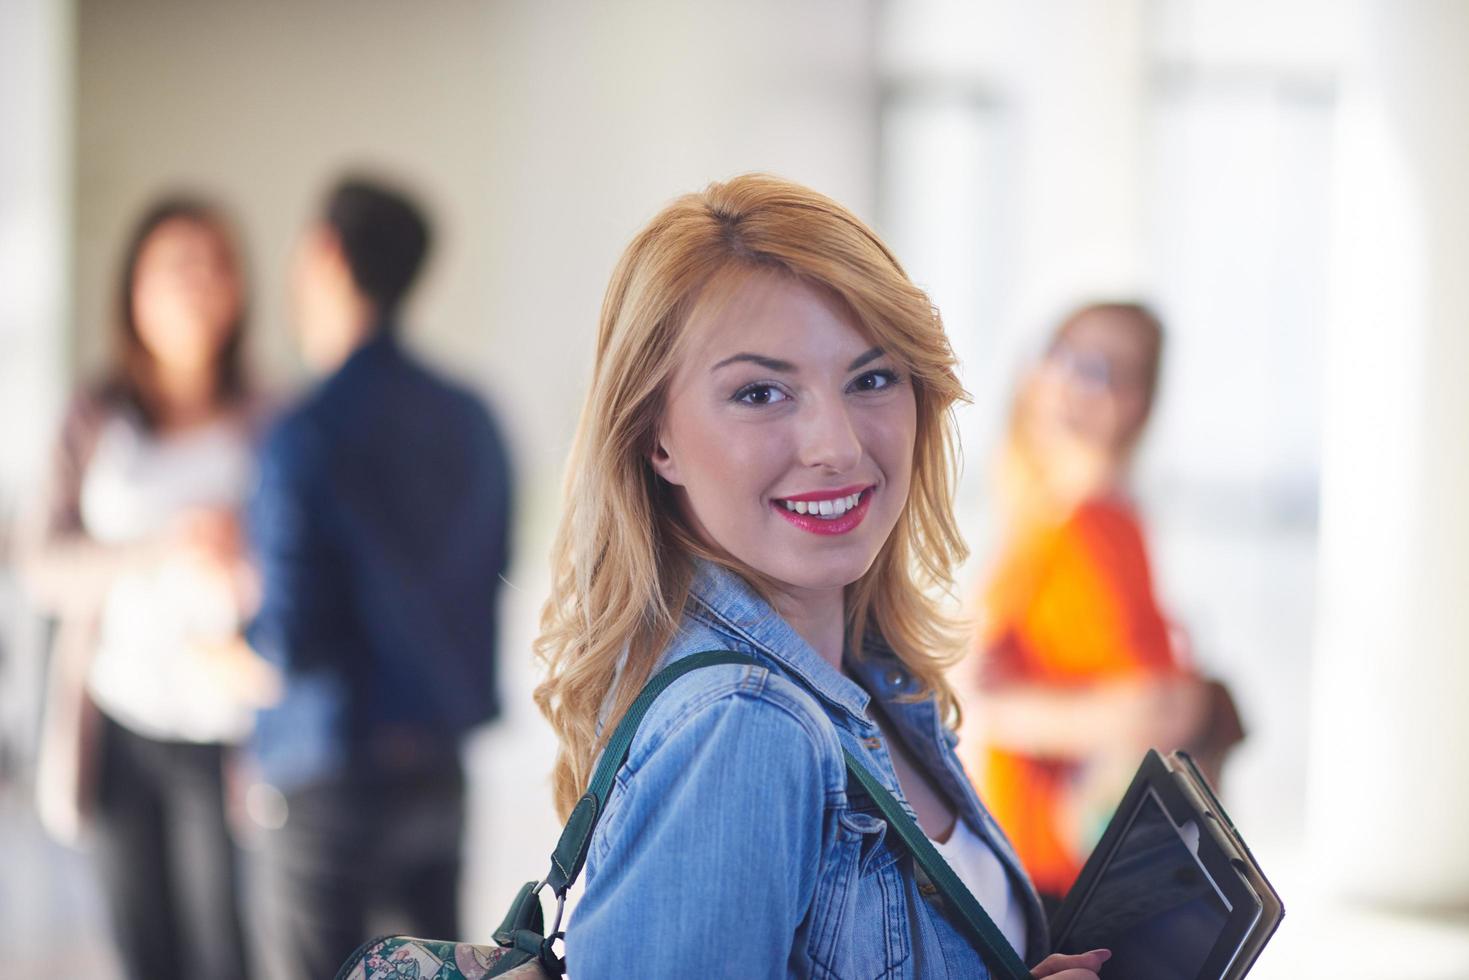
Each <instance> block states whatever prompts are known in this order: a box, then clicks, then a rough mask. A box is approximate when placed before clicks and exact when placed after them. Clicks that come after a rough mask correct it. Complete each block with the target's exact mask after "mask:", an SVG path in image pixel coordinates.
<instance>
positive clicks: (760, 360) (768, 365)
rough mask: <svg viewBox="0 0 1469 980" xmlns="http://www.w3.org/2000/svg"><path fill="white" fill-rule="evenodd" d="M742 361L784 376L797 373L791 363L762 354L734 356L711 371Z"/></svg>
mask: <svg viewBox="0 0 1469 980" xmlns="http://www.w3.org/2000/svg"><path fill="white" fill-rule="evenodd" d="M740 361H749V362H750V363H751V364H758V365H760V366H761V367H763V368H765V369H766V370H767V371H780V372H782V373H783V374H794V373H795V371H796V366H795V365H794V364H792V363H791V362H790V361H781V360H777V359H775V358H773V357H764V356H762V355H760V354H734V355H732V356H730V357H726V358H725V359H724V360H722V361H720V362H719V363H718V364H716V365H714V366H713V367H712V368H710V369H709V370H710V371H711V372H713V371H718V370H719V369H720V368H722V367H724V366H725V365H728V364H735V363H738V362H740Z"/></svg>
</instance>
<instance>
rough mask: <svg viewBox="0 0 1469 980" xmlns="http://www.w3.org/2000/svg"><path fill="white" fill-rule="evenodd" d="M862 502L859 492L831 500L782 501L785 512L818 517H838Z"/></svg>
mask: <svg viewBox="0 0 1469 980" xmlns="http://www.w3.org/2000/svg"><path fill="white" fill-rule="evenodd" d="M861 500H862V494H861V492H860V491H859V492H857V493H854V494H849V495H848V496H845V497H837V498H835V499H833V500H821V501H817V500H782V501H781V503H783V504H785V508H786V510H789V511H794V512H795V513H797V514H811V515H813V516H818V517H840V516H841V515H843V514H845V513H846V512H847V511H849V510H851V509H852V508H853V507H856V506H857V504H858V503H859V502H860V501H861Z"/></svg>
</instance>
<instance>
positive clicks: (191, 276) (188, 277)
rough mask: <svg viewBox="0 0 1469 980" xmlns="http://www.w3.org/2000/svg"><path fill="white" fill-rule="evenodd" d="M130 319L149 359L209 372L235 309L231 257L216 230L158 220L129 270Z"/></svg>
mask: <svg viewBox="0 0 1469 980" xmlns="http://www.w3.org/2000/svg"><path fill="white" fill-rule="evenodd" d="M132 301H133V321H134V322H135V323H136V324H137V326H138V338H139V339H140V340H141V341H142V343H143V346H144V347H145V348H146V349H147V351H148V353H149V354H151V355H152V357H153V359H154V361H155V362H157V363H158V364H159V365H160V366H162V367H165V368H169V369H174V370H179V371H212V370H214V364H215V362H216V359H217V358H218V356H219V352H220V349H221V348H222V347H223V346H224V344H225V342H226V341H227V340H229V335H230V331H231V329H232V327H233V324H234V321H235V319H236V317H238V315H239V311H240V280H239V274H238V272H237V270H236V269H235V262H234V256H233V254H232V253H231V252H230V249H229V246H228V244H227V243H226V242H224V241H223V239H222V238H221V236H220V235H219V233H218V232H217V231H215V230H214V229H213V228H211V227H210V226H209V225H207V224H204V223H203V222H200V221H196V220H194V219H191V218H172V219H170V220H168V221H165V222H163V224H161V225H159V226H158V227H157V228H156V229H154V230H153V233H152V234H151V235H149V236H148V238H147V240H146V241H145V242H144V243H143V248H142V251H140V252H139V253H138V262H137V266H136V268H135V270H134V273H133V294H132Z"/></svg>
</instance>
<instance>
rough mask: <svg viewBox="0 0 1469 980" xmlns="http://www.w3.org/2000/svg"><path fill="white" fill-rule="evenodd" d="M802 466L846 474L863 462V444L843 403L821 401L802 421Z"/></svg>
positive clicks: (838, 401) (837, 400)
mask: <svg viewBox="0 0 1469 980" xmlns="http://www.w3.org/2000/svg"><path fill="white" fill-rule="evenodd" d="M800 425H801V462H802V463H803V464H804V465H806V466H816V467H821V468H823V469H826V470H830V471H831V472H832V473H847V472H850V471H851V470H853V469H855V468H856V466H857V464H858V463H859V462H861V460H862V440H861V437H860V436H859V435H858V434H857V429H856V427H855V426H854V425H853V424H852V418H851V415H850V414H849V412H848V411H847V406H846V404H845V402H844V400H843V399H840V398H837V399H822V400H818V401H817V402H816V403H815V404H814V405H813V406H812V410H811V411H810V412H808V413H806V417H804V418H802V419H800Z"/></svg>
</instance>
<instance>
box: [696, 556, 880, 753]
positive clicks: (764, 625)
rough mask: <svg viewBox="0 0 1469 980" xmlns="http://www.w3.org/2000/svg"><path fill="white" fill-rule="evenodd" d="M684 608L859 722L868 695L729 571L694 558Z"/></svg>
mask: <svg viewBox="0 0 1469 980" xmlns="http://www.w3.org/2000/svg"><path fill="white" fill-rule="evenodd" d="M689 607H690V608H689V611H690V613H691V614H692V615H695V616H698V617H699V618H702V619H705V620H706V621H709V622H710V625H712V626H715V627H716V628H717V629H719V630H720V631H722V632H727V633H730V634H732V635H733V636H735V637H737V638H738V639H740V640H743V641H744V642H746V643H748V644H749V645H751V646H752V647H754V648H755V649H756V651H758V652H759V653H760V654H762V655H764V656H766V657H769V658H770V659H771V660H774V661H776V663H777V664H779V665H780V667H781V669H782V670H784V671H786V672H787V673H790V674H792V675H793V676H794V677H795V678H796V679H797V680H799V681H800V682H801V683H802V684H804V685H805V686H806V688H807V689H808V690H810V691H811V692H812V693H814V694H816V695H817V696H818V697H820V698H822V699H823V700H825V701H827V702H829V703H830V704H832V705H834V706H836V707H837V708H839V709H841V710H842V711H844V712H846V713H847V714H849V715H851V716H852V718H853V719H854V720H855V721H857V722H859V723H861V724H864V725H870V724H871V721H870V719H868V718H867V703H868V695H867V692H866V691H864V690H863V689H862V687H861V686H860V685H859V684H857V683H856V682H854V681H853V680H851V679H850V678H848V677H845V676H843V675H842V673H841V671H839V670H837V669H836V668H835V667H833V666H832V665H831V664H830V663H828V662H827V660H826V659H825V658H824V657H822V656H821V654H819V653H817V652H816V651H815V650H814V649H812V647H811V644H809V643H807V642H806V641H805V640H804V639H802V638H801V635H800V634H799V633H797V632H796V631H795V629H794V628H793V627H792V626H791V625H790V624H789V623H787V622H786V621H785V619H783V618H782V617H781V615H780V614H779V613H778V612H776V611H775V610H774V609H773V608H771V606H770V603H768V602H766V601H765V600H764V599H762V598H761V597H760V596H759V594H757V593H756V592H755V590H754V589H753V588H751V587H750V584H749V583H748V582H746V581H745V580H744V579H743V578H741V577H740V576H738V575H736V574H735V573H734V572H731V571H730V570H729V569H727V568H724V567H723V566H721V565H716V564H715V563H713V562H710V561H706V560H704V559H702V558H700V559H695V562H694V578H693V582H692V583H691V585H690V587H689Z"/></svg>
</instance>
